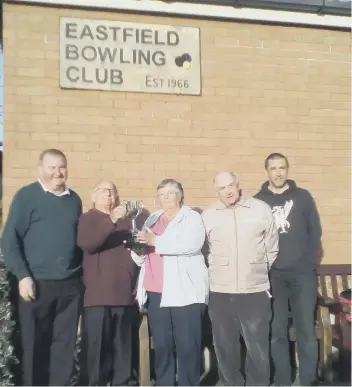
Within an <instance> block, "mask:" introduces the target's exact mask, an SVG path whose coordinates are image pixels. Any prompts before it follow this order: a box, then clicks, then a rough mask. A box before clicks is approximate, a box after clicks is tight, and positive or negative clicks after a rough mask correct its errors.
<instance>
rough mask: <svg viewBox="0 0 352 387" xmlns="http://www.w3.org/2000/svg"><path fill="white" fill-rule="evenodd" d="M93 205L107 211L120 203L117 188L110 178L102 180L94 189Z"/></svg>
mask: <svg viewBox="0 0 352 387" xmlns="http://www.w3.org/2000/svg"><path fill="white" fill-rule="evenodd" d="M92 201H93V206H94V207H95V208H96V209H97V210H100V211H103V212H106V211H107V210H109V209H110V210H111V209H112V208H114V207H115V206H116V205H118V195H117V189H116V186H115V184H114V183H112V182H111V181H109V180H100V181H99V182H98V183H97V184H96V185H95V187H94V189H93V194H92Z"/></svg>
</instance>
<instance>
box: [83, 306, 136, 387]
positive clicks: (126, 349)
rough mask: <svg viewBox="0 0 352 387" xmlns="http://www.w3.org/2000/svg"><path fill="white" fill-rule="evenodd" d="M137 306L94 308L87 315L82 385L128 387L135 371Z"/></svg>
mask: <svg viewBox="0 0 352 387" xmlns="http://www.w3.org/2000/svg"><path fill="white" fill-rule="evenodd" d="M135 317H136V310H135V308H134V307H133V306H93V307H87V308H84V312H83V324H82V326H83V337H82V344H83V352H84V354H82V357H83V364H82V373H83V375H82V384H83V385H86V384H87V385H89V386H104V385H105V386H106V385H107V384H108V383H111V385H112V386H122V385H127V383H128V381H129V380H130V378H131V372H132V328H133V324H134V318H135Z"/></svg>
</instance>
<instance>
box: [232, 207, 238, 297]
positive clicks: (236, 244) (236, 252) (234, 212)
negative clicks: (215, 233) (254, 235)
mask: <svg viewBox="0 0 352 387" xmlns="http://www.w3.org/2000/svg"><path fill="white" fill-rule="evenodd" d="M233 219H234V223H235V261H236V292H237V293H238V278H239V276H238V235H237V219H236V207H235V208H234V209H233Z"/></svg>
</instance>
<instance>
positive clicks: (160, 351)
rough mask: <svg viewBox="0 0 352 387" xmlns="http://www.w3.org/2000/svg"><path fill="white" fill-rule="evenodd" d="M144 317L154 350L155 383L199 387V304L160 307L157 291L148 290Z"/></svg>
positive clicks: (200, 341)
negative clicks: (147, 318) (147, 319)
mask: <svg viewBox="0 0 352 387" xmlns="http://www.w3.org/2000/svg"><path fill="white" fill-rule="evenodd" d="M148 300H149V304H148V317H149V325H150V330H151V334H152V336H153V341H154V350H155V376H156V385H157V386H174V385H175V384H176V359H177V375H178V385H179V386H199V384H200V373H201V352H202V315H203V311H204V305H203V304H192V305H187V306H181V307H170V308H168V307H165V308H161V307H160V301H161V294H160V293H153V292H148Z"/></svg>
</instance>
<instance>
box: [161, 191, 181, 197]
mask: <svg viewBox="0 0 352 387" xmlns="http://www.w3.org/2000/svg"><path fill="white" fill-rule="evenodd" d="M176 194H177V191H166V192H159V193H158V197H159V198H164V197H166V196H174V195H176Z"/></svg>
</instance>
